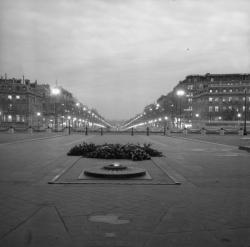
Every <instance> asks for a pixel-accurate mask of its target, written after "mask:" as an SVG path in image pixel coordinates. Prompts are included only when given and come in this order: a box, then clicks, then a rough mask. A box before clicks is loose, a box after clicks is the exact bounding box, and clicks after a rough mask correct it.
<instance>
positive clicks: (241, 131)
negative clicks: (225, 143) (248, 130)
mask: <svg viewBox="0 0 250 247" xmlns="http://www.w3.org/2000/svg"><path fill="white" fill-rule="evenodd" d="M238 134H239V136H243V134H244V131H243V129H242V128H240V129H239V131H238Z"/></svg>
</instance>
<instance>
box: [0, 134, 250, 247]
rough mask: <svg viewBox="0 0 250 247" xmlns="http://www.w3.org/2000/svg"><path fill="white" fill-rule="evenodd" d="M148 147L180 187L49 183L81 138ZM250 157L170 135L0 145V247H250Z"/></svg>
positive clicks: (77, 137)
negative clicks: (160, 156)
mask: <svg viewBox="0 0 250 247" xmlns="http://www.w3.org/2000/svg"><path fill="white" fill-rule="evenodd" d="M83 140H85V141H89V142H90V141H91V142H94V143H105V142H113V143H117V142H119V143H127V142H130V143H132V142H134V143H138V142H140V143H145V142H150V143H152V144H153V145H154V147H155V148H158V149H160V150H161V151H162V152H163V153H164V154H165V156H166V169H167V170H168V169H170V170H169V171H171V172H172V173H173V172H174V173H175V176H176V177H177V178H179V179H180V180H181V185H171V186H170V185H140V184H137V185H114V184H76V185H72V184H71V185H67V184H63V185H61V184H48V182H49V181H51V179H53V178H54V177H55V176H56V175H58V174H59V173H60V172H61V171H62V170H63V169H65V168H68V167H69V166H70V165H71V164H72V163H73V162H74V161H75V160H76V159H78V157H67V156H66V152H67V151H68V150H69V148H70V147H71V146H73V145H75V144H77V143H79V142H81V141H83ZM249 176H250V169H249V154H248V153H246V152H244V151H240V150H238V148H237V147H235V146H224V145H218V144H210V143H201V142H197V141H190V140H184V139H179V138H172V137H166V136H159V135H158V136H153V135H152V136H149V137H147V136H126V135H122V136H118V135H105V136H83V135H71V136H63V137H58V138H51V139H43V140H33V141H30V140H27V141H26V142H21V143H20V142H16V143H13V144H9V145H1V146H0V182H1V186H0V221H1V225H0V235H1V237H0V246H4V247H5V246H11V247H12V246H18V247H20V246H83V247H85V246H86V247H92V246H96V247H97V246H100V247H105V246H108V247H110V246H123V247H124V246H135V247H138V246H139V247H140V246H144V247H151V246H152V247H153V246H157V247H161V246H164V247H165V246H174V247H175V246H185V247H186V246H187V247H189V246H192V247H193V246H197V247H198V246H199V247H200V246H209V247H213V246H230V247H231V246H235V247H240V246H244V247H245V246H246V247H248V246H250V237H249V236H250V211H249V206H250V193H249V188H250V186H249V185H250V180H249Z"/></svg>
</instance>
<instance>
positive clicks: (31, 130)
mask: <svg viewBox="0 0 250 247" xmlns="http://www.w3.org/2000/svg"><path fill="white" fill-rule="evenodd" d="M28 133H29V134H33V129H32V127H31V126H30V127H29V128H28Z"/></svg>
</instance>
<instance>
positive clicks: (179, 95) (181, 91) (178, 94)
mask: <svg viewBox="0 0 250 247" xmlns="http://www.w3.org/2000/svg"><path fill="white" fill-rule="evenodd" d="M176 95H177V96H178V97H179V99H180V128H181V99H182V97H183V96H184V95H185V91H184V90H182V89H179V90H177V92H176Z"/></svg>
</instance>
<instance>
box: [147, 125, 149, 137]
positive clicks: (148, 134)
mask: <svg viewBox="0 0 250 247" xmlns="http://www.w3.org/2000/svg"><path fill="white" fill-rule="evenodd" d="M147 136H149V127H147Z"/></svg>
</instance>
